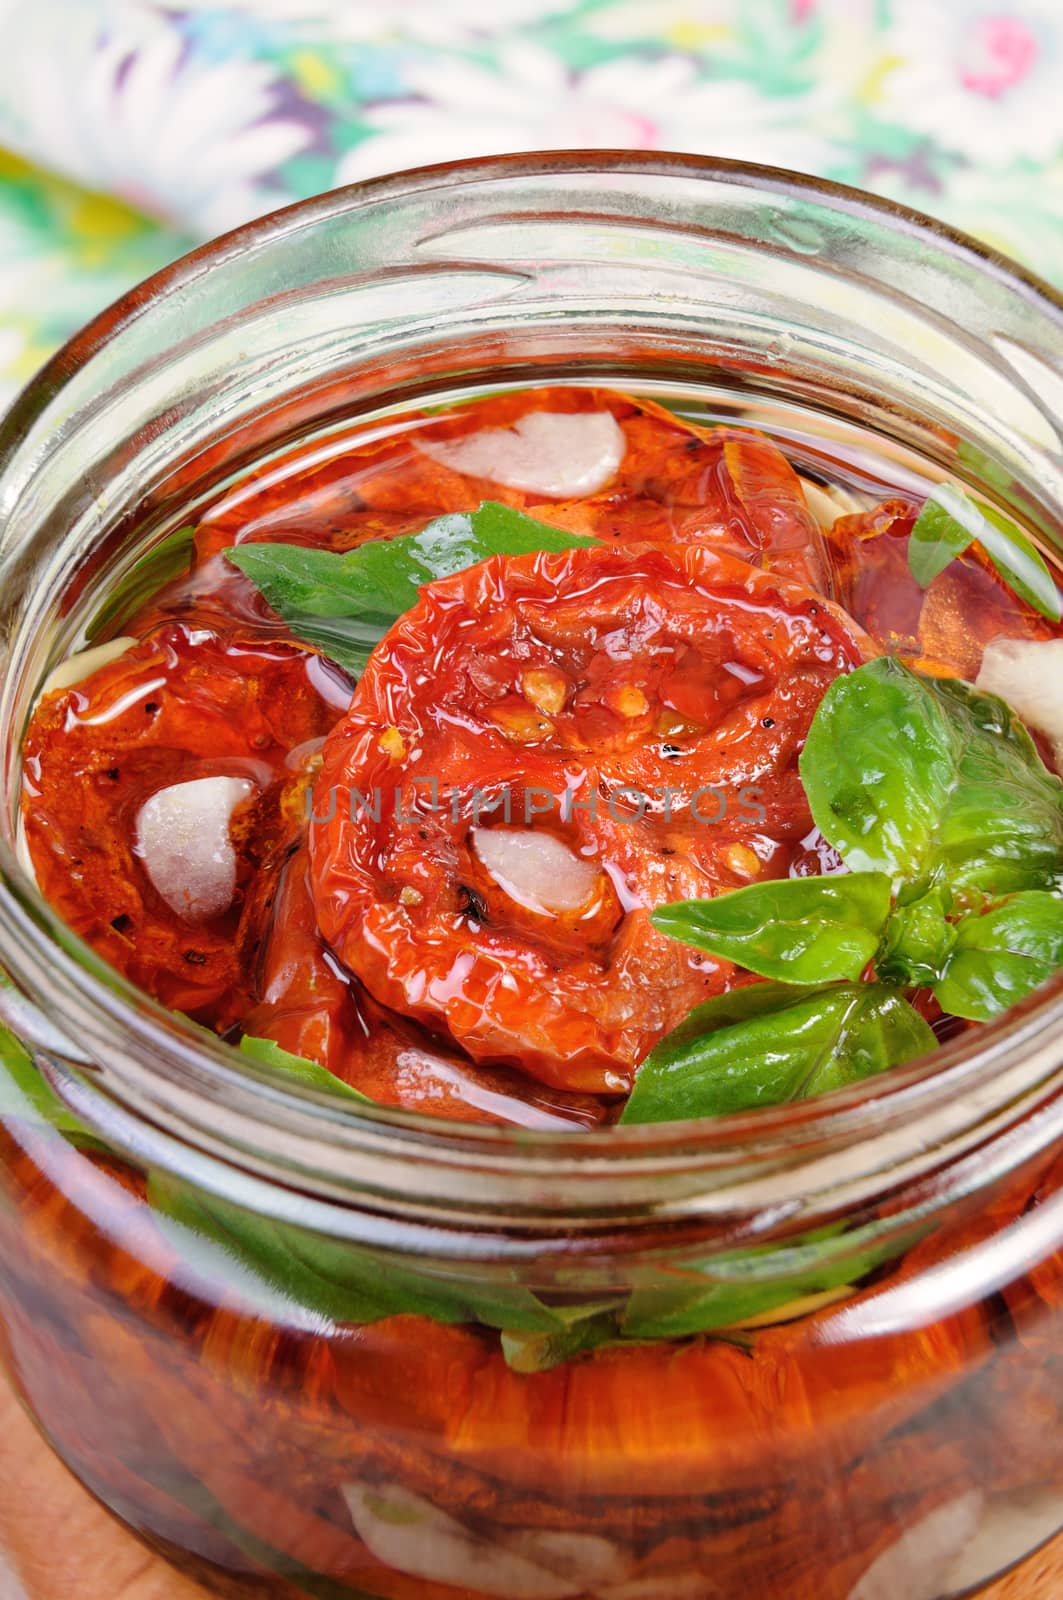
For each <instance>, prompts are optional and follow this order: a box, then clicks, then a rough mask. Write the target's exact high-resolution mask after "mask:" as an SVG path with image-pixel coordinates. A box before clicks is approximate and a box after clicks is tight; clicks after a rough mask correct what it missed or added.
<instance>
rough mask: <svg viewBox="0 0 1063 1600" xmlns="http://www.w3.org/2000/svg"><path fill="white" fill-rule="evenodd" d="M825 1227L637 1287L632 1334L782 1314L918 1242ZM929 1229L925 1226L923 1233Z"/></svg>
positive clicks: (664, 1335)
mask: <svg viewBox="0 0 1063 1600" xmlns="http://www.w3.org/2000/svg"><path fill="white" fill-rule="evenodd" d="M843 1227H844V1224H842V1225H835V1226H833V1227H831V1228H825V1229H820V1230H818V1231H817V1232H816V1233H814V1234H808V1235H806V1236H805V1237H804V1238H803V1239H797V1240H794V1241H793V1242H792V1243H788V1244H784V1245H755V1246H752V1247H750V1248H747V1249H745V1250H740V1251H732V1252H728V1253H726V1254H724V1255H719V1256H715V1257H712V1258H710V1259H709V1260H706V1261H703V1262H695V1263H692V1264H691V1266H689V1267H688V1268H686V1269H685V1270H684V1271H682V1272H681V1273H677V1281H676V1283H675V1285H674V1287H672V1288H662V1287H658V1286H654V1287H652V1288H647V1289H636V1290H635V1292H634V1293H633V1294H632V1296H631V1298H630V1300H629V1301H628V1303H627V1306H626V1307H625V1309H624V1311H623V1312H622V1313H621V1317H620V1331H621V1332H622V1333H623V1334H624V1336H625V1337H627V1338H640V1339H680V1338H683V1337H685V1336H687V1335H689V1334H694V1333H710V1332H712V1331H713V1330H714V1329H716V1328H726V1327H731V1326H733V1325H734V1324H735V1323H740V1322H748V1321H749V1320H750V1319H751V1318H753V1317H761V1316H764V1315H765V1314H766V1313H768V1312H772V1311H781V1310H783V1309H784V1308H785V1307H786V1306H789V1305H793V1304H794V1302H796V1301H799V1300H804V1299H806V1298H807V1297H808V1296H809V1295H814V1294H823V1293H825V1292H826V1291H827V1290H830V1289H841V1288H844V1287H845V1286H846V1285H847V1284H857V1283H859V1282H860V1281H861V1280H862V1279H863V1278H866V1277H867V1276H868V1274H869V1273H871V1272H873V1271H874V1270H875V1269H876V1268H877V1267H880V1266H882V1265H883V1263H884V1262H886V1261H890V1260H893V1259H895V1258H896V1257H897V1256H899V1255H901V1254H902V1253H903V1251H904V1250H905V1249H907V1248H908V1246H909V1245H910V1244H911V1243H912V1237H911V1231H910V1230H909V1232H908V1233H906V1234H905V1235H904V1236H903V1237H898V1236H895V1235H891V1236H890V1237H889V1238H888V1239H883V1238H882V1226H881V1224H880V1223H873V1224H869V1225H868V1226H867V1227H865V1228H857V1229H853V1230H852V1231H851V1232H849V1233H845V1232H843V1231H842V1228H843ZM923 1231H925V1229H924V1230H923Z"/></svg>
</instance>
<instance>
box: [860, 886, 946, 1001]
mask: <svg viewBox="0 0 1063 1600" xmlns="http://www.w3.org/2000/svg"><path fill="white" fill-rule="evenodd" d="M951 910H952V895H951V894H950V893H949V891H948V890H947V889H944V888H942V887H940V886H937V887H935V888H933V889H931V890H929V891H928V893H926V894H924V895H920V896H919V897H918V898H917V899H915V900H912V901H911V902H909V903H905V902H904V900H903V898H902V900H901V901H900V902H899V903H898V905H897V906H896V907H895V908H894V911H893V913H892V915H891V917H890V919H889V921H888V922H887V924H886V935H885V938H884V940H883V945H882V949H881V951H880V952H879V954H878V956H877V958H876V960H875V971H876V974H877V976H878V977H879V979H880V980H881V981H882V982H883V983H896V984H902V985H905V986H914V987H916V988H924V987H926V985H928V984H933V983H936V982H937V980H938V978H940V977H941V975H942V973H943V972H944V970H945V966H946V963H947V961H948V958H949V952H950V951H951V949H952V945H953V941H954V940H955V937H956V929H955V927H954V925H953V924H952V923H951V922H949V920H948V915H949V912H950V911H951Z"/></svg>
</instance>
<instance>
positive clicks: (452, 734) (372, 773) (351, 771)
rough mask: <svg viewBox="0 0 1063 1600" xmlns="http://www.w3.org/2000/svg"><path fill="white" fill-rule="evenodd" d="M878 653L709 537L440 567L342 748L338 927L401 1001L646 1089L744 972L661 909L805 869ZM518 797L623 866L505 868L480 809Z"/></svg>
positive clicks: (336, 799)
mask: <svg viewBox="0 0 1063 1600" xmlns="http://www.w3.org/2000/svg"><path fill="white" fill-rule="evenodd" d="M862 658H863V657H862V650H861V645H860V642H859V640H858V639H857V637H856V635H855V634H854V633H853V631H852V630H851V628H850V627H849V625H848V624H847V622H846V620H845V619H844V618H843V617H842V615H841V614H840V613H837V612H836V611H835V610H834V609H833V608H832V607H831V606H830V605H829V604H828V603H827V602H825V601H823V600H822V598H821V597H819V596H818V595H816V594H813V593H811V592H810V591H808V590H806V589H803V588H801V587H799V586H796V585H793V584H789V583H787V582H785V581H784V580H781V579H778V578H776V577H773V576H771V575H769V574H765V573H763V572H758V571H756V570H754V569H753V568H751V567H749V566H747V565H745V564H744V563H741V562H737V561H735V560H733V559H732V558H730V557H727V556H721V555H719V554H717V553H716V552H714V551H712V550H710V549H706V548H704V547H699V546H694V545H676V546H673V547H671V548H665V547H661V546H655V547H643V548H642V549H637V548H632V549H627V550H615V549H614V550H610V549H596V548H589V549H580V550H575V551H568V552H565V553H563V554H560V555H547V554H541V555H535V556H526V557H519V558H508V559H507V558H494V559H492V560H490V561H487V562H484V563H482V564H481V565H480V566H478V567H476V568H473V569H470V570H469V571H468V572H465V573H460V574H458V575H457V576H455V577H453V578H450V579H446V580H444V581H442V582H439V583H435V584H432V585H430V586H428V588H426V589H425V590H423V591H422V596H421V601H420V603H419V604H418V605H417V606H416V607H414V609H413V610H412V611H410V612H409V613H407V615H406V616H405V617H403V618H401V619H400V620H399V622H398V623H396V624H395V626H394V627H393V628H392V629H391V631H390V632H389V633H388V635H387V636H386V637H385V639H384V640H383V641H382V643H381V645H380V646H379V647H378V649H377V650H376V652H375V653H374V656H373V658H372V660H371V661H370V664H369V666H368V668H367V670H366V673H365V675H364V676H363V678H362V680H361V682H360V684H359V686H358V689H357V691H356V694H355V697H354V700H353V702H352V706H351V710H350V713H349V715H348V717H347V718H346V719H345V721H344V722H343V723H342V724H341V725H340V726H339V727H338V728H337V729H336V730H335V732H334V733H333V735H332V736H331V737H330V739H329V741H328V743H327V744H326V747H325V751H324V756H323V765H322V769H321V772H320V774H319V775H318V779H317V783H316V786H315V799H314V819H313V821H312V823H311V856H312V863H313V874H312V881H313V891H314V901H315V907H316V912H317V920H318V924H319V926H320V928H321V931H322V933H323V934H324V936H325V938H326V939H327V940H328V942H329V944H330V945H331V947H332V949H333V950H334V951H335V953H336V954H337V955H338V956H339V957H340V959H341V960H342V961H343V962H344V963H345V965H346V966H347V967H348V968H349V969H350V970H351V971H353V972H354V973H355V974H356V975H357V976H358V977H359V978H360V979H361V980H362V981H363V982H364V983H365V985H366V987H367V988H368V989H369V991H370V992H371V993H372V994H374V995H375V996H376V997H377V999H379V1000H380V1001H381V1002H382V1003H383V1004H385V1005H387V1006H389V1007H391V1008H392V1009H394V1010H397V1011H400V1012H403V1013H405V1014H407V1015H409V1016H412V1017H414V1018H415V1019H417V1020H418V1021H420V1022H422V1023H425V1024H427V1025H428V1026H431V1027H435V1028H440V1027H442V1028H445V1029H446V1030H447V1031H449V1033H450V1034H451V1036H452V1037H453V1038H454V1039H455V1040H456V1041H457V1042H458V1043H459V1044H460V1045H461V1046H462V1048H463V1049H464V1050H465V1051H467V1052H468V1053H469V1054H470V1055H471V1056H472V1057H473V1058H474V1059H476V1060H481V1061H488V1062H500V1063H514V1064H518V1065H520V1066H522V1067H523V1069H524V1070H525V1071H526V1072H530V1073H531V1074H532V1075H533V1076H535V1077H537V1078H540V1079H542V1080H543V1081H544V1082H547V1083H552V1084H555V1085H557V1086H559V1087H562V1088H566V1089H577V1090H583V1091H590V1092H593V1093H614V1094H615V1093H620V1092H622V1091H623V1090H625V1089H626V1088H627V1087H629V1085H630V1082H631V1077H632V1073H633V1070H634V1068H635V1066H636V1065H637V1064H638V1062H639V1061H640V1060H642V1058H643V1057H644V1055H645V1054H646V1052H647V1051H648V1050H649V1049H650V1048H651V1047H652V1045H653V1044H654V1043H655V1042H656V1040H657V1039H658V1038H660V1037H661V1036H662V1034H664V1033H665V1032H666V1031H667V1030H668V1029H669V1028H671V1027H672V1026H674V1025H675V1024H676V1023H677V1022H679V1021H680V1020H681V1018H682V1017H684V1016H685V1015H686V1014H687V1012H688V1011H689V1010H690V1009H691V1007H692V1006H693V1005H695V1004H697V1003H698V1002H699V1001H701V1000H704V999H707V998H709V997H711V996H712V995H714V994H718V993H720V992H721V991H722V990H724V989H726V988H728V987H729V986H731V984H732V983H733V982H734V981H735V974H734V970H733V969H732V968H731V967H730V965H729V964H728V963H726V962H722V961H718V960H715V959H713V958H711V957H708V956H704V955H702V954H700V953H699V952H697V951H695V950H693V949H691V948H689V947H687V946H685V945H682V944H680V943H678V942H677V941H674V940H671V939H668V938H666V937H665V936H663V935H661V934H659V933H657V931H656V930H655V929H654V928H653V927H652V925H651V922H650V913H651V911H652V909H653V908H654V907H655V906H656V905H657V904H659V903H661V902H663V901H669V900H677V899H684V898H697V897H699V896H704V895H710V894H712V893H714V892H715V891H717V890H718V889H721V888H731V887H737V886H738V885H739V884H740V883H741V882H746V881H749V880H750V878H752V877H758V876H780V875H785V873H786V872H787V870H788V868H789V865H790V859H791V856H792V854H793V853H794V852H795V851H796V850H797V848H798V847H799V845H800V842H801V840H802V839H804V838H805V836H806V835H807V834H808V833H809V831H810V829H811V819H810V816H809V814H808V810H807V804H806V802H805V799H804V794H803V790H802V787H801V784H800V780H799V777H798V773H797V764H796V763H797V757H798V754H799V752H800V748H801V746H802V743H803V739H804V736H805V733H806V731H807V728H808V726H809V723H810V721H811V718H812V716H813V714H814V711H815V708H816V706H817V705H818V703H819V700H820V698H821V697H822V695H823V693H824V691H825V689H826V688H827V686H828V684H829V683H830V682H831V681H832V680H833V678H834V677H835V676H836V675H837V674H838V673H839V672H842V671H846V670H849V669H850V668H852V667H853V666H855V665H857V664H858V663H859V661H860V660H861V659H862ZM542 673H548V674H553V675H554V677H553V679H552V680H551V681H552V682H553V683H554V686H555V688H556V689H557V692H559V693H563V696H564V702H565V703H564V706H563V707H562V708H561V709H560V710H559V711H557V712H556V714H554V715H552V716H546V715H543V714H541V712H540V711H538V710H537V709H536V706H535V705H534V704H533V703H529V700H528V699H527V692H526V690H525V689H524V687H523V686H524V685H526V684H527V683H528V682H530V681H532V679H530V678H529V676H528V675H529V674H533V675H537V674H542ZM432 779H435V780H436V783H437V785H439V788H438V789H437V790H435V791H433V790H432V788H431V780H432ZM666 790H667V791H670V794H671V796H672V799H671V801H669V800H668V799H667V798H666V796H665V794H664V791H666ZM713 790H715V791H716V794H715V795H714V796H713V798H712V800H707V799H706V798H705V797H706V796H707V795H709V794H710V792H712V791H713ZM754 791H755V797H754ZM625 793H626V794H627V796H628V802H630V796H631V794H636V796H640V797H642V799H643V800H645V806H644V809H643V807H642V801H641V800H639V799H636V801H634V802H631V803H630V804H629V803H628V802H625V800H624V794H625ZM566 794H567V795H568V796H569V801H563V800H562V799H561V798H560V797H563V796H565V795H566ZM721 794H722V796H723V803H722V806H721V802H720V800H719V796H720V795H721ZM544 796H545V797H546V802H551V797H553V800H552V803H549V804H548V805H547V804H546V803H544V801H543V797H544ZM535 797H538V803H539V805H540V806H542V807H543V809H544V810H548V812H549V814H548V815H545V816H544V815H542V814H540V812H539V810H538V808H536V799H535ZM593 797H597V799H596V804H595V811H594V813H593V814H592V813H591V811H590V810H589V807H590V805H591V801H592V798H593ZM507 798H508V801H509V807H510V819H512V817H513V815H514V814H516V815H517V818H518V821H523V822H524V823H528V824H529V825H530V824H531V823H535V825H537V826H545V827H547V828H548V829H549V831H551V832H552V833H553V834H554V835H555V836H557V837H559V838H561V839H562V841H563V842H565V843H566V844H567V845H568V847H569V848H570V849H571V850H572V852H573V853H574V854H576V855H578V856H580V857H581V858H582V859H583V860H590V861H592V862H594V864H595V865H597V866H598V868H599V874H598V885H599V887H598V890H597V891H596V899H594V901H593V902H591V901H588V903H587V905H586V907H582V908H581V909H580V910H579V912H577V913H575V914H574V915H573V916H570V917H565V916H555V917H550V916H544V915H542V914H541V913H540V912H538V911H535V910H528V909H526V908H522V907H520V906H518V905H516V904H515V903H514V901H513V900H512V899H510V898H509V897H508V896H506V895H504V894H501V893H494V894H492V888H491V883H490V881H488V882H486V883H485V882H484V879H483V874H482V871H481V864H480V863H479V862H478V859H477V858H476V857H475V855H474V852H473V850H472V847H471V845H470V842H469V841H470V832H471V828H472V827H473V826H475V825H477V822H478V821H480V822H482V820H483V817H484V815H488V820H491V815H493V813H490V814H489V807H490V805H491V804H492V803H493V804H494V806H495V810H496V811H499V812H500V813H501V814H502V815H503V816H504V810H505V802H506V800H507ZM573 801H578V802H580V804H576V803H570V802H573ZM632 805H634V808H635V810H634V814H632ZM625 806H626V810H625ZM370 808H372V809H370ZM530 808H536V809H535V813H534V815H533V813H532V810H531V809H530ZM706 808H708V809H706ZM374 811H375V812H376V813H378V814H376V815H374ZM695 811H696V813H697V814H696V815H695ZM721 811H722V814H721Z"/></svg>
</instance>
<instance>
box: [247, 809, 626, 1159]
mask: <svg viewBox="0 0 1063 1600" xmlns="http://www.w3.org/2000/svg"><path fill="white" fill-rule="evenodd" d="M308 857H309V852H308V848H307V845H306V842H305V840H304V841H303V842H302V843H301V844H300V846H299V847H298V849H297V850H296V851H295V852H294V854H293V855H292V856H291V857H290V858H289V860H288V861H287V862H286V863H285V864H284V866H283V868H282V869H281V871H280V874H279V876H278V877H277V879H276V880H275V882H274V884H273V888H272V890H271V896H272V898H271V903H270V904H269V905H268V906H265V907H260V908H259V909H258V911H257V913H256V914H254V915H253V916H252V917H251V919H250V920H251V921H252V922H253V923H254V924H255V925H256V926H260V927H265V928H266V929H267V933H266V937H265V940H264V943H263V950H262V956H261V960H260V963H259V968H258V972H257V974H256V985H255V987H256V993H257V996H258V998H257V1001H256V1004H255V1005H254V1006H253V1007H252V1009H251V1010H250V1011H249V1012H248V1013H247V1015H246V1016H245V1017H244V1019H243V1028H244V1031H245V1032H246V1033H248V1034H251V1035H252V1036H254V1037H256V1038H265V1039H272V1040H273V1041H274V1043H275V1044H278V1045H280V1047H281V1049H282V1050H287V1051H289V1052H290V1053H291V1054H292V1055H296V1056H305V1057H307V1058H308V1059H309V1060H311V1061H316V1062H317V1063H318V1064H319V1065H320V1066H322V1067H325V1068H326V1069H327V1070H328V1071H329V1072H331V1073H332V1074H333V1075H334V1076H335V1077H337V1078H339V1079H341V1080H342V1081H343V1082H344V1083H346V1084H348V1085H349V1086H350V1087H351V1088H352V1089H357V1090H358V1091H359V1092H360V1093H362V1094H365V1095H368V1096H369V1098H370V1099H371V1100H373V1101H375V1102H376V1103H377V1104H378V1105H385V1106H398V1107H400V1108H401V1109H402V1110H404V1111H420V1112H423V1113H425V1114H427V1115H430V1116H435V1117H443V1118H446V1119H448V1120H459V1121H463V1122H487V1123H512V1124H514V1125H516V1126H519V1127H527V1128H538V1129H542V1130H544V1131H548V1130H550V1129H555V1130H560V1129H563V1128H565V1127H569V1126H576V1127H593V1126H594V1125H595V1124H597V1123H600V1122H601V1121H602V1120H603V1118H604V1117H605V1114H606V1111H605V1106H604V1104H603V1102H602V1101H600V1100H596V1099H594V1098H593V1097H591V1096H589V1095H571V1094H570V1095H566V1094H563V1093H562V1092H560V1091H553V1092H552V1093H551V1092H549V1091H546V1090H544V1089H542V1088H541V1086H540V1085H538V1084H535V1083H534V1082H533V1081H532V1080H530V1079H528V1078H526V1077H525V1076H524V1075H523V1074H522V1073H517V1072H507V1071H505V1070H504V1069H492V1068H490V1067H478V1066H476V1065H475V1064H474V1063H473V1062H471V1061H469V1060H467V1059H465V1058H464V1057H462V1056H461V1055H460V1054H459V1053H458V1052H457V1051H456V1050H454V1049H453V1048H450V1047H448V1045H447V1044H446V1042H445V1041H443V1040H441V1039H439V1038H437V1037H432V1036H430V1035H428V1034H426V1033H424V1032H423V1031H422V1030H421V1029H419V1028H417V1027H416V1026H415V1025H414V1024H412V1023H410V1022H409V1021H407V1020H406V1019H405V1018H403V1017H398V1016H395V1015H394V1014H393V1013H390V1012H387V1011H385V1010H384V1009H383V1007H381V1006H380V1005H378V1004H377V1002H376V1001H374V1000H373V999H372V997H371V996H370V995H368V994H367V993H366V992H365V990H364V989H363V988H362V987H361V985H360V984H359V983H358V982H357V981H356V980H355V979H353V978H351V977H350V976H349V975H346V974H344V973H343V972H342V971H341V970H340V969H339V964H338V963H337V961H336V959H335V957H333V956H332V955H331V954H330V952H329V951H328V949H327V947H326V946H325V944H324V941H323V940H322V938H321V935H320V933H319V931H318V927H317V920H316V917H315V915H314V903H313V899H312V897H311V893H310V884H309V881H308V873H309V859H308Z"/></svg>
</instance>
